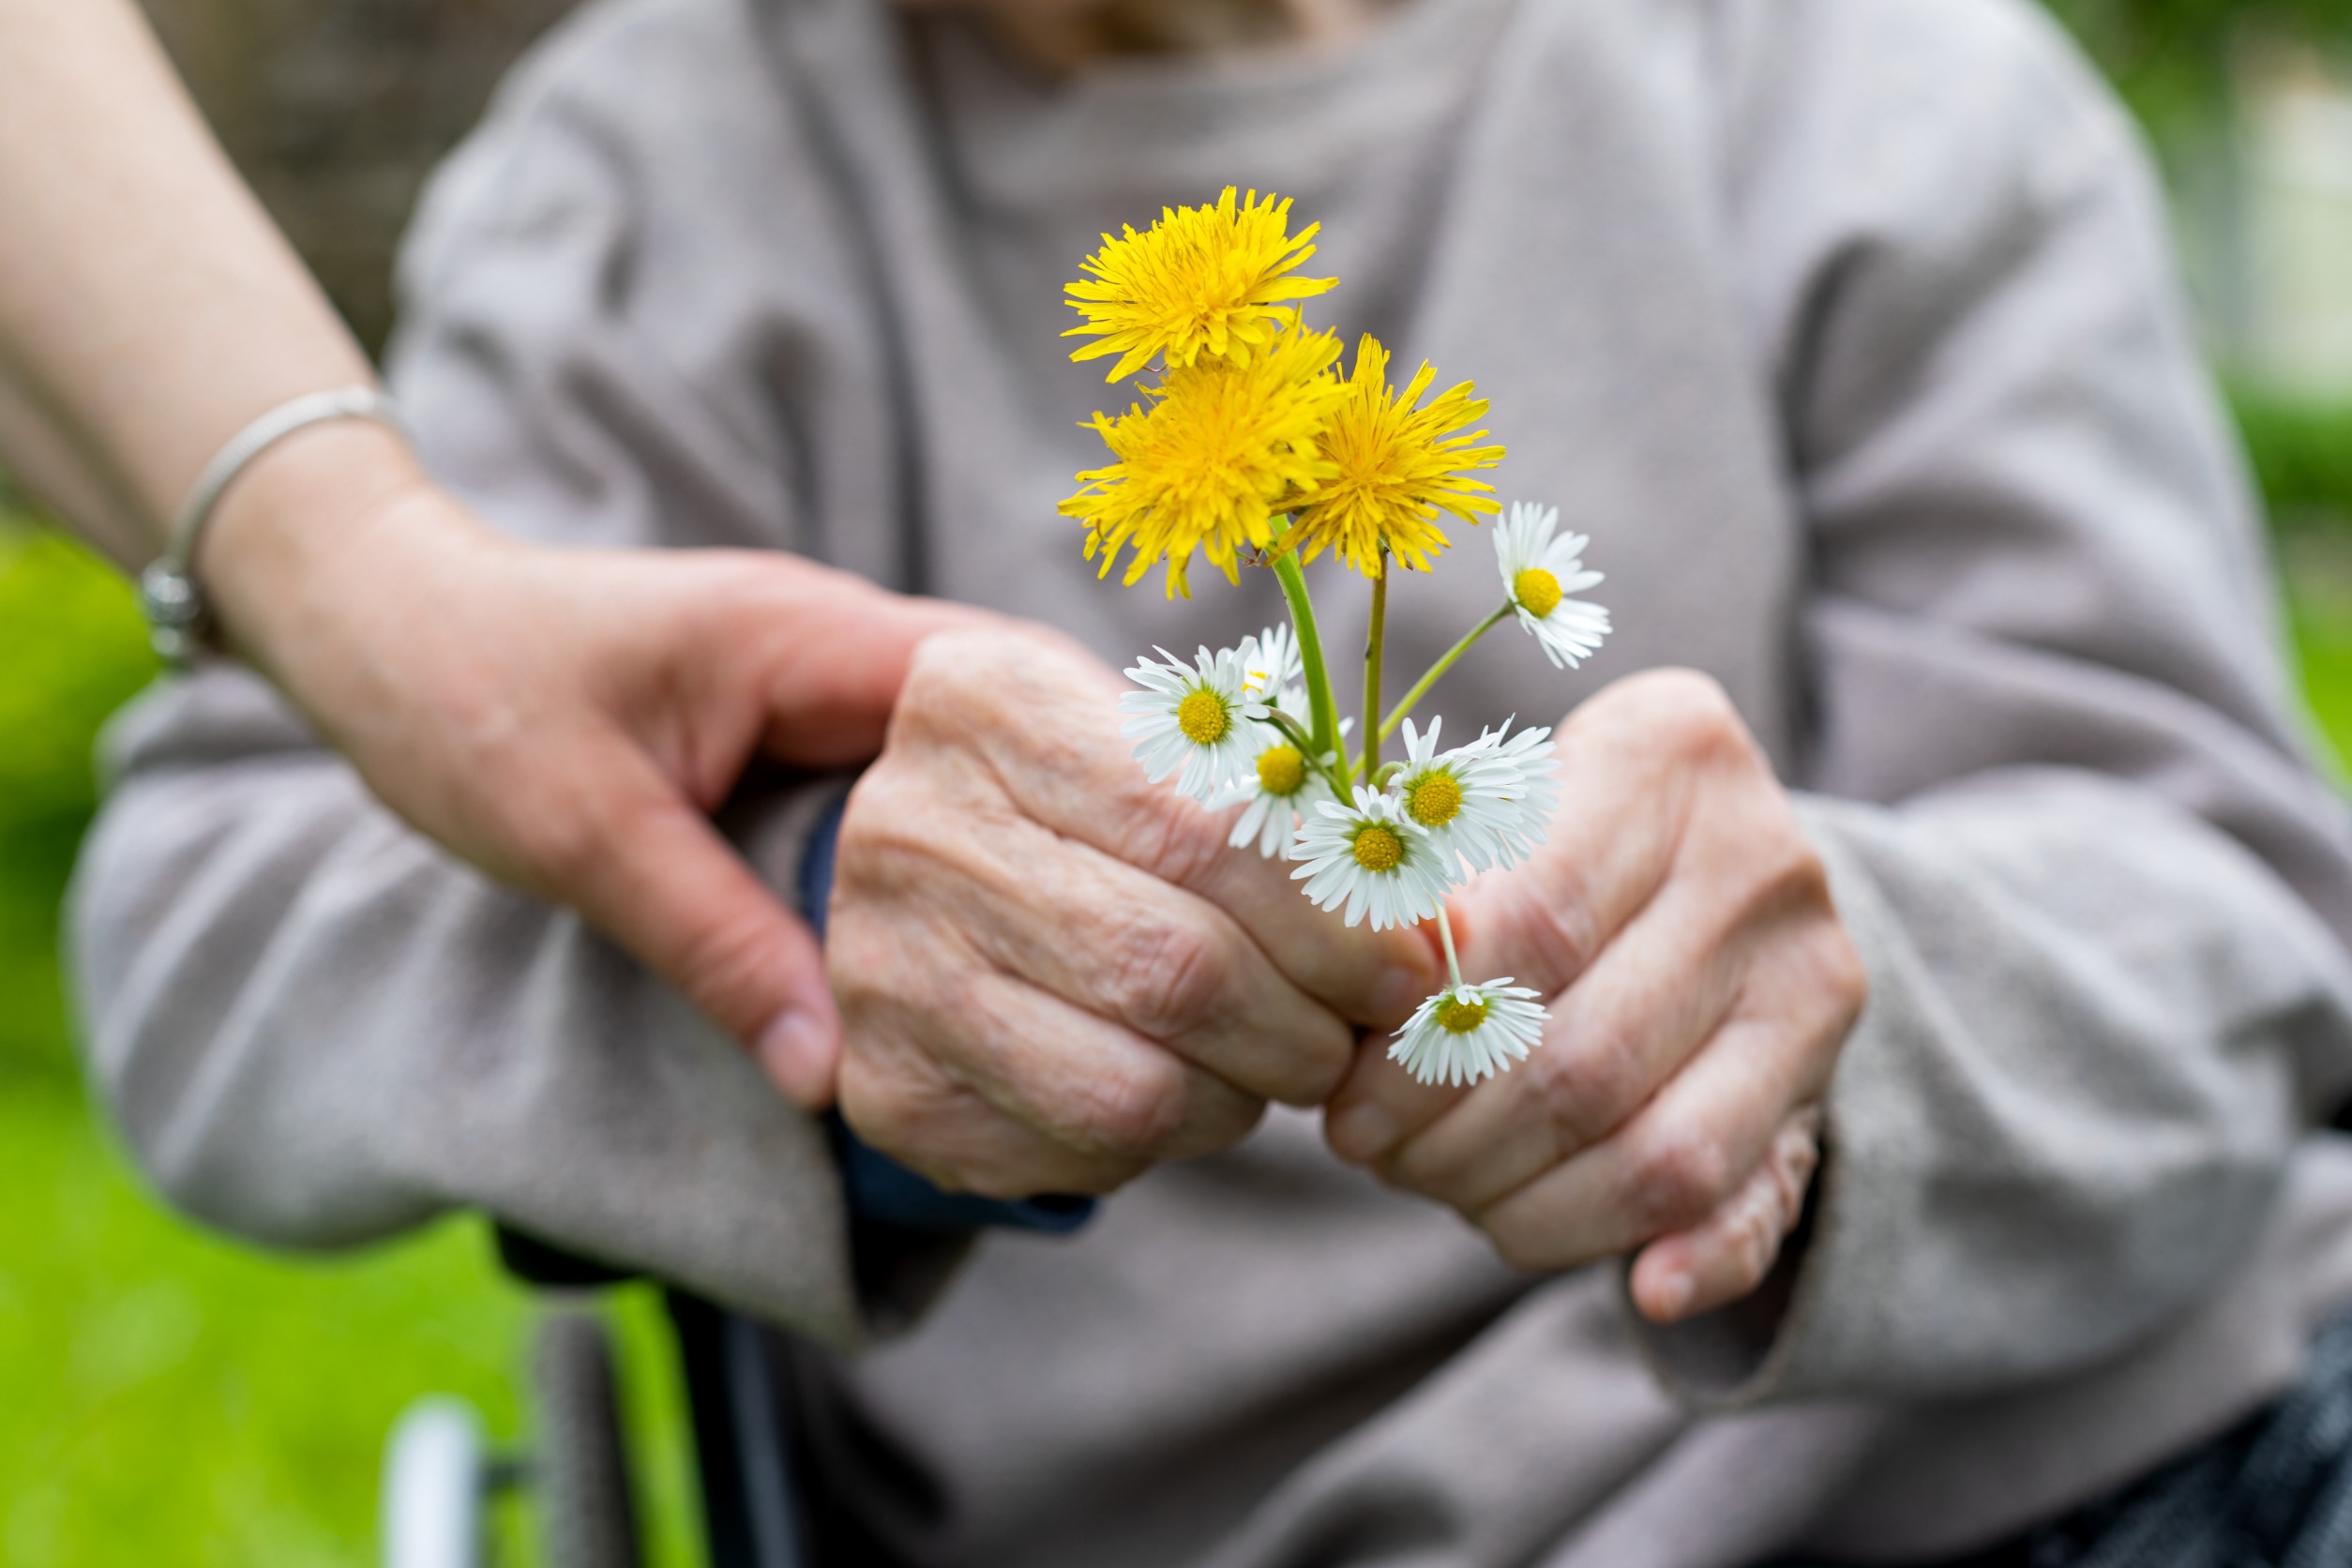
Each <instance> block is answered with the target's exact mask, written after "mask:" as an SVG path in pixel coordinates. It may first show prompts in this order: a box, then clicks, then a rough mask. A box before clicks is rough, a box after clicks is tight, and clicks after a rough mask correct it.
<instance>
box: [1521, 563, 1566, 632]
mask: <svg viewBox="0 0 2352 1568" xmlns="http://www.w3.org/2000/svg"><path fill="white" fill-rule="evenodd" d="M1511 596H1512V597H1513V598H1515V599H1516V600H1518V601H1519V608H1520V609H1522V610H1524V611H1527V612H1528V613H1529V614H1530V615H1532V616H1534V617H1535V618H1536V619H1537V620H1539V621H1540V620H1542V619H1543V618H1544V617H1545V616H1546V615H1549V614H1550V613H1551V612H1552V611H1555V610H1558V609H1559V608H1560V579H1558V578H1556V577H1554V576H1553V575H1552V574H1551V573H1549V572H1547V571H1545V569H1544V568H1543V567H1541V566H1530V567H1529V568H1528V569H1527V570H1525V571H1523V572H1521V573H1520V574H1519V575H1518V576H1516V577H1515V578H1513V579H1512V580H1511Z"/></svg>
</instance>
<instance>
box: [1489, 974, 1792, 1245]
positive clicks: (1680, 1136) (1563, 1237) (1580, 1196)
mask: <svg viewBox="0 0 2352 1568" xmlns="http://www.w3.org/2000/svg"><path fill="white" fill-rule="evenodd" d="M1808 1050H1809V1046H1808V1045H1807V1044H1805V1043H1803V1042H1802V1041H1799V1040H1796V1039H1793V1038H1792V1037H1791V1036H1790V1034H1789V1033H1788V1032H1787V1030H1786V1029H1785V1028H1783V1027H1782V1026H1780V1025H1779V1024H1777V1023H1775V1022H1772V1021H1769V1020H1763V1019H1756V1018H1746V1017H1735V1018H1734V1019H1733V1020H1732V1021H1731V1022H1730V1023H1728V1024H1726V1026H1725V1028H1724V1029H1723V1030H1721V1031H1720V1032H1718V1033H1717V1034H1716V1036H1715V1037H1714V1039H1712V1040H1711V1041H1710V1042H1709V1043H1708V1045H1707V1047H1706V1048H1705V1049H1704V1050H1702V1051H1701V1052H1700V1053H1699V1054H1698V1056H1697V1057H1696V1058H1695V1059H1694V1060H1693V1061H1692V1062H1691V1063H1690V1065H1689V1066H1688V1067H1686V1068H1685V1069H1684V1070H1683V1071H1682V1072H1681V1073H1679V1074H1677V1075H1676V1076H1675V1077H1674V1078H1672V1079H1671V1080H1669V1081H1668V1082H1667V1084H1666V1087H1665V1088H1663V1089H1661V1090H1660V1091H1659V1092H1658V1093H1657V1095H1656V1096H1655V1097H1653V1098H1652V1099H1651V1101H1650V1103H1649V1104H1648V1105H1646V1106H1644V1107H1643V1108H1641V1110H1640V1111H1639V1112H1638V1113H1637V1114H1636V1116H1635V1117H1634V1118H1633V1119H1632V1120H1631V1121H1630V1122H1628V1123H1625V1125H1624V1126H1622V1127H1621V1128H1620V1129H1618V1131H1616V1132H1615V1133H1613V1134H1612V1135H1610V1136H1609V1137H1608V1138H1605V1139H1603V1140H1602V1141H1601V1142H1599V1143H1597V1144H1594V1145H1593V1146H1592V1147H1591V1148H1589V1149H1586V1150H1584V1151H1583V1152H1582V1153H1578V1154H1576V1155H1575V1156H1573V1157H1572V1158H1570V1159H1568V1160H1565V1161H1563V1162H1562V1163H1560V1165H1558V1166H1556V1167H1554V1168H1551V1169H1549V1170H1547V1171H1545V1173H1544V1174H1543V1175H1541V1176H1538V1177H1537V1178H1536V1179H1535V1180H1533V1181H1531V1182H1530V1183H1528V1184H1526V1185H1525V1186H1523V1187H1520V1188H1519V1189H1518V1190H1516V1191H1515V1192H1512V1193H1510V1194H1508V1195H1507V1196H1505V1197H1504V1198H1502V1199H1499V1200H1498V1201H1496V1202H1495V1203H1493V1204H1491V1205H1489V1206H1488V1207H1486V1208H1485V1210H1483V1211H1481V1212H1479V1214H1478V1215H1477V1219H1478V1223H1479V1225H1480V1227H1481V1228H1482V1229H1485V1231H1486V1233H1487V1235H1488V1236H1489V1237H1490V1238H1491V1239H1492V1240H1493V1242H1494V1244H1495V1246H1496V1250H1498V1251H1499V1252H1500V1253H1501V1254H1502V1256H1503V1257H1504V1258H1505V1259H1508V1260H1509V1261H1511V1262H1512V1263H1514V1264H1516V1265H1518V1266H1519V1267H1522V1268H1532V1269H1560V1268H1568V1267H1572V1266H1574V1265H1576V1264H1580V1263H1588V1262H1591V1260H1592V1259H1596V1258H1606V1257H1608V1256H1610V1255H1611V1254H1614V1253H1620V1252H1624V1251H1626V1250H1628V1249H1629V1248H1632V1247H1635V1246H1637V1245H1639V1244H1643V1243H1645V1242H1649V1241H1651V1240H1653V1239H1655V1238H1656V1237H1659V1236H1663V1235H1667V1234H1670V1233H1672V1232H1674V1231H1677V1230H1683V1229H1689V1228H1691V1227H1693V1226H1695V1225H1696V1224H1698V1223H1699V1222H1700V1221H1701V1220H1703V1219H1705V1218H1706V1217H1707V1215H1709V1214H1712V1213H1713V1212H1714V1211H1715V1209H1716V1208H1717V1206H1719V1205H1720V1204H1722V1203H1723V1202H1724V1201H1725V1200H1726V1199H1728V1198H1729V1197H1730V1196H1731V1194H1732V1193H1733V1191H1735V1190H1736V1189H1737V1188H1738V1187H1739V1186H1740V1185H1741V1184H1742V1183H1743V1182H1745V1181H1746V1179H1747V1176H1748V1173H1749V1172H1750V1171H1751V1170H1753V1169H1754V1168H1756V1162H1757V1161H1758V1160H1760V1159H1762V1158H1763V1156H1764V1151H1765V1150H1766V1148H1767V1147H1769V1146H1770V1144H1771V1142H1772V1138H1773V1136H1774V1135H1775V1133H1776V1132H1777V1131H1778V1130H1779V1128H1780V1125H1781V1123H1782V1121H1783V1120H1784V1119H1785V1118H1786V1117H1787V1114H1788V1112H1789V1111H1790V1110H1791V1109H1793V1108H1795V1107H1796V1106H1798V1105H1800V1104H1802V1103H1804V1102H1806V1101H1809V1100H1811V1099H1814V1098H1816V1097H1817V1093H1818V1090H1817V1086H1816V1085H1815V1084H1814V1083H1813V1081H1812V1079H1813V1078H1814V1076H1815V1075H1814V1073H1813V1071H1812V1069H1811V1067H1810V1064H1809V1063H1806V1062H1805V1060H1804V1058H1805V1055H1806V1052H1807V1051H1808Z"/></svg>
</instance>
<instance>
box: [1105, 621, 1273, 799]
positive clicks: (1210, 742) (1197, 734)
mask: <svg viewBox="0 0 2352 1568" xmlns="http://www.w3.org/2000/svg"><path fill="white" fill-rule="evenodd" d="M1254 642H1255V640H1254V639H1253V640H1251V641H1245V642H1244V643H1243V644H1242V646H1241V647H1239V648H1224V649H1220V650H1218V651H1217V652H1216V653H1214V654H1213V653H1211V652H1209V650H1208V649H1206V648H1203V649H1201V650H1200V656H1199V659H1198V660H1197V661H1196V662H1195V665H1194V667H1191V668H1187V667H1186V666H1185V664H1184V660H1182V659H1180V658H1178V657H1177V656H1175V655H1173V654H1171V653H1169V652H1168V650H1167V649H1166V648H1162V649H1160V650H1159V656H1160V658H1161V659H1164V660H1166V661H1167V662H1166V663H1161V662H1158V661H1156V660H1153V659H1148V658H1147V659H1138V661H1137V662H1136V666H1135V668H1134V669H1132V670H1130V671H1127V679H1129V680H1131V681H1133V682H1134V683H1135V684H1136V685H1138V686H1141V687H1143V689H1142V690H1141V691H1130V692H1128V693H1127V694H1126V695H1125V696H1123V697H1122V698H1120V699H1119V710H1120V712H1122V713H1127V714H1133V715H1134V717H1133V718H1130V719H1128V720H1127V721H1126V722H1125V723H1124V724H1122V725H1121V726H1120V727H1119V732H1120V733H1121V734H1123V735H1124V736H1126V737H1127V738H1128V739H1129V740H1132V741H1134V742H1135V743H1136V748H1135V754H1136V756H1137V757H1138V758H1139V759H1140V760H1141V761H1142V763H1143V768H1144V772H1145V774H1146V775H1147V776H1149V777H1150V778H1151V780H1152V782H1153V783H1154V784H1156V783H1158V782H1159V781H1160V780H1161V779H1163V778H1166V777H1167V776H1168V775H1169V774H1171V773H1174V772H1176V770H1177V769H1178V768H1182V769H1183V770H1184V773H1183V774H1182V776H1179V777H1178V779H1177V780H1176V788H1177V790H1178V791H1179V792H1181V793H1184V794H1187V795H1190V796H1191V797H1192V798H1193V799H1195V800H1197V801H1200V802H1202V803H1204V804H1206V803H1208V802H1211V801H1214V799H1215V798H1216V796H1217V794H1218V792H1220V791H1222V790H1223V789H1224V788H1225V787H1226V785H1228V784H1229V783H1231V782H1232V781H1233V779H1234V778H1235V777H1237V776H1239V775H1240V774H1241V773H1242V771H1243V770H1244V769H1245V768H1247V767H1248V766H1249V765H1250V764H1251V763H1252V762H1254V761H1256V760H1257V756H1258V748H1259V746H1260V745H1262V744H1263V743H1262V741H1261V739H1260V735H1261V731H1262V726H1261V725H1260V724H1259V720H1261V719H1263V718H1264V717H1265V716H1266V712H1267V709H1266V704H1264V703H1263V702H1259V701H1254V700H1252V699H1251V698H1250V697H1248V696H1247V695H1246V694H1245V693H1244V691H1243V689H1242V686H1243V682H1244V679H1245V678H1246V676H1245V673H1244V668H1243V655H1244V653H1246V652H1249V651H1251V650H1252V648H1253V645H1254Z"/></svg>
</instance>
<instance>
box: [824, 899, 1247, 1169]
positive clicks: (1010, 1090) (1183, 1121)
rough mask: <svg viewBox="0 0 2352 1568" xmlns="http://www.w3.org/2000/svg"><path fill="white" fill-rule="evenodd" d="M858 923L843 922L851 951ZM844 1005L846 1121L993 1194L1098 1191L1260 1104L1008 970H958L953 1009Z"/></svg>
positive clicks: (859, 939)
mask: <svg viewBox="0 0 2352 1568" xmlns="http://www.w3.org/2000/svg"><path fill="white" fill-rule="evenodd" d="M844 935H845V940H846V941H847V942H848V943H849V944H850V950H851V953H850V956H851V958H852V961H855V957H856V950H857V949H858V948H859V947H861V946H862V945H863V943H864V942H865V941H866V938H867V933H863V932H860V931H857V930H855V929H854V928H852V929H850V930H847V931H845V933H844ZM952 940H953V939H942V945H947V944H952ZM841 951H842V949H841V947H839V946H837V948H836V952H837V953H840V952H841ZM838 961H839V959H837V962H838ZM963 962H964V960H963V959H962V958H961V957H958V958H957V959H956V960H953V963H954V966H955V967H957V968H961V967H962V965H963ZM853 1012H854V1014H855V1017H856V1019H857V1023H858V1031H857V1042H858V1048H857V1049H856V1050H855V1051H853V1052H852V1055H851V1057H850V1059H849V1062H848V1063H846V1064H845V1067H844V1072H843V1093H842V1106H843V1111H844V1114H845V1115H847V1116H848V1117H849V1118H850V1121H851V1124H852V1125H853V1126H855V1127H856V1128H857V1129H858V1131H859V1133H860V1135H861V1136H864V1137H867V1138H868V1140H869V1141H872V1142H873V1143H874V1144H875V1145H876V1147H878V1148H882V1149H884V1150H886V1151H888V1152H890V1153H893V1154H895V1155H897V1156H898V1157H900V1158H902V1159H905V1160H907V1161H908V1162H909V1163H910V1164H912V1165H914V1166H915V1168H918V1169H921V1170H923V1171H925V1172H926V1173H927V1174H932V1175H935V1176H939V1177H943V1178H945V1179H947V1180H949V1181H951V1182H952V1183H953V1184H956V1185H958V1186H965V1187H971V1188H972V1189H974V1190H978V1191H984V1192H988V1193H990V1194H992V1195H994V1196H1026V1195H1028V1194H1031V1193H1035V1192H1040V1191H1083V1192H1093V1191H1102V1190H1107V1188H1108V1186H1115V1185H1117V1184H1119V1183H1120V1182H1123V1181H1124V1180H1126V1179H1127V1177H1128V1176H1130V1175H1132V1174H1133V1173H1134V1172H1135V1170H1137V1169H1138V1168H1140V1167H1141V1165H1142V1164H1143V1163H1144V1162H1146V1161H1149V1160H1154V1159H1168V1158H1180V1157H1184V1156H1187V1155H1193V1154H1201V1153H1212V1152H1214V1151H1215V1150H1218V1149H1222V1148H1226V1147H1229V1145H1231V1144H1232V1143H1234V1142H1237V1141H1239V1140H1240V1139H1241V1138H1243V1137H1244V1135H1246V1134H1247V1133H1248V1131H1249V1129H1250V1128H1251V1127H1252V1126H1254V1125H1255V1124H1256V1123H1257V1120H1258V1117H1259V1113H1260V1111H1261V1110H1262V1108H1263V1103H1262V1102H1261V1101H1259V1100H1257V1099H1255V1098H1253V1097H1250V1096H1246V1095H1243V1094H1240V1093H1237V1092H1235V1091H1234V1090H1233V1089H1232V1088H1231V1087H1230V1086H1229V1085H1228V1084H1226V1083H1224V1082H1223V1081H1222V1080H1220V1079H1218V1078H1215V1077H1214V1075H1212V1074H1209V1073H1206V1072H1204V1071H1202V1070H1201V1069H1200V1068H1199V1067H1196V1066H1193V1065H1191V1064H1190V1063H1184V1062H1183V1061H1181V1060H1179V1059H1178V1058H1176V1057H1174V1056H1172V1055H1170V1054H1169V1053H1168V1052H1167V1051H1165V1050H1162V1049H1160V1048H1157V1047H1156V1046H1154V1045H1153V1044H1152V1043H1151V1042H1150V1041H1148V1040H1143V1039H1140V1038H1138V1037H1137V1036H1135V1035H1133V1034H1131V1033H1127V1032H1125V1031H1123V1030H1121V1029H1119V1028H1117V1027H1116V1026H1114V1025H1110V1024H1108V1023H1106V1022H1105V1021H1104V1020H1102V1019H1100V1018H1094V1017H1093V1016H1092V1015H1089V1014H1087V1013H1084V1012H1081V1011H1080V1010H1078V1009H1077V1008H1074V1007H1071V1006H1070V1005H1069V1004H1068V1003H1064V1002H1063V1001H1061V1000H1060V999H1059V998H1057V997H1054V996H1051V995H1049V994H1048V993H1046V992H1044V991H1041V990H1039V989H1037V988H1034V987H1032V986H1029V985H1026V984H1024V983H1022V982H1020V981H1018V980H1017V979H1015V978H1013V977H1011V976H1007V975H1003V974H997V973H993V972H987V971H972V970H966V971H965V972H963V977H962V978H961V980H960V981H959V982H958V983H957V985H956V986H955V987H954V1005H953V1007H952V1009H950V1008H942V1007H941V1006H940V1005H938V1004H937V1003H936V1002H934V1001H932V1000H931V999H928V998H921V997H918V998H912V999H897V998H882V997H873V998H871V999H870V1001H868V1002H867V1003H865V1004H853Z"/></svg>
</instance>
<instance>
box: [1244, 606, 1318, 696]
mask: <svg viewBox="0 0 2352 1568" xmlns="http://www.w3.org/2000/svg"><path fill="white" fill-rule="evenodd" d="M1241 653H1242V690H1243V692H1244V695H1246V696H1247V697H1248V698H1249V699H1250V701H1253V702H1271V701H1274V695H1275V693H1277V692H1280V691H1282V690H1283V689H1284V688H1286V687H1287V686H1289V684H1290V683H1291V682H1292V681H1295V680H1297V679H1298V678H1299V641H1298V639H1297V638H1296V637H1295V636H1293V635H1292V634H1291V631H1290V626H1289V622H1287V621H1285V622H1279V623H1277V624H1275V625H1274V626H1268V627H1267V628H1266V629H1265V630H1264V631H1261V632H1259V634H1258V635H1257V636H1256V637H1252V638H1249V639H1246V640H1245V641H1244V642H1243V643H1242V648H1241ZM1300 701H1301V703H1302V705H1304V701H1305V698H1304V693H1302V694H1301V698H1300Z"/></svg>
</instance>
